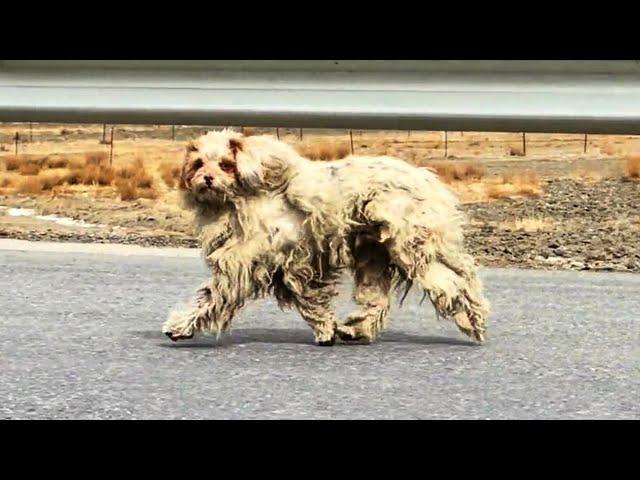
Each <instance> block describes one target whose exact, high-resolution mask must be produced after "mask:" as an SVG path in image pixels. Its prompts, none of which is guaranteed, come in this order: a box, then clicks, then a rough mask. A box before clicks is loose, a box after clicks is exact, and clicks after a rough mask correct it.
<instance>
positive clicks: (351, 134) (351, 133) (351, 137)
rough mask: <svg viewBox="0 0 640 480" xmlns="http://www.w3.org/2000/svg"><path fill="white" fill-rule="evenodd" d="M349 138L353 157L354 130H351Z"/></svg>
mask: <svg viewBox="0 0 640 480" xmlns="http://www.w3.org/2000/svg"><path fill="white" fill-rule="evenodd" d="M349 138H350V139H351V155H353V130H349Z"/></svg>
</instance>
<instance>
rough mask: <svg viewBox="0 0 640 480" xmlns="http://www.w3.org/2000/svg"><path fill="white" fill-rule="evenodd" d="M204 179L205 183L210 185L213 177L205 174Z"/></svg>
mask: <svg viewBox="0 0 640 480" xmlns="http://www.w3.org/2000/svg"><path fill="white" fill-rule="evenodd" d="M204 181H205V183H206V184H207V187H211V184H213V177H212V176H211V175H205V176H204Z"/></svg>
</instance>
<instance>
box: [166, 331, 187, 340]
mask: <svg viewBox="0 0 640 480" xmlns="http://www.w3.org/2000/svg"><path fill="white" fill-rule="evenodd" d="M164 334H165V335H166V336H167V337H169V338H170V339H171V341H173V342H177V341H178V340H189V339H190V338H193V333H192V334H191V335H180V334H177V333H174V332H164Z"/></svg>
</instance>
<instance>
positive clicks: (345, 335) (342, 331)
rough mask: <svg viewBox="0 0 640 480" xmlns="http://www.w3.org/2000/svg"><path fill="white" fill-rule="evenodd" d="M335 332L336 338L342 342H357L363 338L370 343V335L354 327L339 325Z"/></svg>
mask: <svg viewBox="0 0 640 480" xmlns="http://www.w3.org/2000/svg"><path fill="white" fill-rule="evenodd" d="M336 333H337V335H338V338H340V340H342V341H343V342H359V341H361V340H364V341H366V342H368V343H371V341H372V340H371V337H370V336H369V335H366V334H364V333H363V332H362V331H359V330H357V329H356V328H354V327H350V326H346V325H341V326H339V327H338V328H337V330H336Z"/></svg>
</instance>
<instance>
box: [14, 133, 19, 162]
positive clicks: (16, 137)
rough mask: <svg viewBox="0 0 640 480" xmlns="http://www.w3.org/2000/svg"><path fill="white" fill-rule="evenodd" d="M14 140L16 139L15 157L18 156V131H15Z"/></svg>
mask: <svg viewBox="0 0 640 480" xmlns="http://www.w3.org/2000/svg"><path fill="white" fill-rule="evenodd" d="M15 140H16V157H17V156H18V141H19V140H20V134H19V133H18V132H16V136H15Z"/></svg>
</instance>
